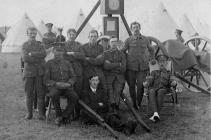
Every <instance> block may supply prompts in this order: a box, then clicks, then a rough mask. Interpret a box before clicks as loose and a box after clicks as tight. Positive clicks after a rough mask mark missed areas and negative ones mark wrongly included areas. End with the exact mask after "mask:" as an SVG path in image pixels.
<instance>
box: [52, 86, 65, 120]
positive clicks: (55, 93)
mask: <svg viewBox="0 0 211 140" xmlns="http://www.w3.org/2000/svg"><path fill="white" fill-rule="evenodd" d="M60 95H61V91H60V90H58V89H56V88H51V89H50V91H49V96H50V98H51V101H52V105H53V106H54V108H55V111H56V117H61V116H62V111H61V107H60Z"/></svg>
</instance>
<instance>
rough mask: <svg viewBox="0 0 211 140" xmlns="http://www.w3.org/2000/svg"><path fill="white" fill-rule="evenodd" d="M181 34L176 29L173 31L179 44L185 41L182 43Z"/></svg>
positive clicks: (180, 31)
mask: <svg viewBox="0 0 211 140" xmlns="http://www.w3.org/2000/svg"><path fill="white" fill-rule="evenodd" d="M182 32H183V31H182V30H180V29H176V30H175V35H176V38H177V40H178V41H180V42H181V43H184V42H185V41H184V39H183V37H182Z"/></svg>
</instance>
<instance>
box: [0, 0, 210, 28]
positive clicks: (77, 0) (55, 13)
mask: <svg viewBox="0 0 211 140" xmlns="http://www.w3.org/2000/svg"><path fill="white" fill-rule="evenodd" d="M161 1H162V2H163V3H164V5H165V6H166V8H167V10H168V11H169V13H170V15H172V17H173V18H174V20H175V21H176V22H178V19H179V18H180V17H181V16H182V15H183V14H184V13H186V14H187V15H188V17H189V18H190V19H191V21H192V23H193V24H195V23H196V22H197V20H198V19H199V20H200V21H202V22H204V23H207V24H209V26H210V27H211V14H210V13H211V12H210V11H211V10H210V8H211V0H161ZM96 2H97V0H0V26H5V25H9V26H11V25H14V24H15V23H16V22H17V21H18V20H19V19H20V18H21V17H22V16H23V14H24V13H25V12H26V13H27V14H28V15H29V17H30V18H31V19H32V21H33V22H34V23H35V24H36V25H38V24H39V22H40V21H41V20H44V22H52V23H54V24H55V25H57V26H65V27H72V26H75V25H74V24H75V22H76V21H75V20H76V16H77V14H78V11H79V9H80V8H81V9H83V11H84V13H85V14H86V15H87V14H88V13H89V12H90V10H91V9H92V8H93V6H94V5H95V3H96ZM158 4H159V0H125V16H126V18H127V20H128V21H129V23H130V22H132V21H134V20H138V21H139V22H141V23H143V22H144V20H147V15H148V14H150V12H151V11H152V10H154V9H155V8H156V7H157V6H158ZM90 22H91V24H92V25H93V26H97V25H98V24H101V23H102V17H101V16H100V12H99V9H98V11H97V12H96V13H95V15H94V17H93V18H92V19H91V21H90Z"/></svg>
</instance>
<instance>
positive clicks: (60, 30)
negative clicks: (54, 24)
mask: <svg viewBox="0 0 211 140" xmlns="http://www.w3.org/2000/svg"><path fill="white" fill-rule="evenodd" d="M62 31H63V28H58V32H59V35H57V37H56V42H65V40H66V39H65V37H64V36H63V35H62Z"/></svg>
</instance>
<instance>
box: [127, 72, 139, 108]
mask: <svg viewBox="0 0 211 140" xmlns="http://www.w3.org/2000/svg"><path fill="white" fill-rule="evenodd" d="M126 80H127V83H128V86H129V91H130V97H131V99H132V101H133V106H134V107H137V100H136V98H137V96H136V89H135V85H136V71H132V70H128V71H127V76H126Z"/></svg>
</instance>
